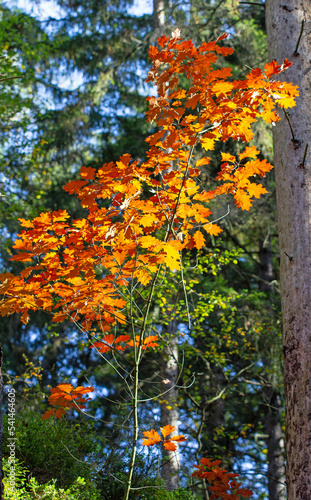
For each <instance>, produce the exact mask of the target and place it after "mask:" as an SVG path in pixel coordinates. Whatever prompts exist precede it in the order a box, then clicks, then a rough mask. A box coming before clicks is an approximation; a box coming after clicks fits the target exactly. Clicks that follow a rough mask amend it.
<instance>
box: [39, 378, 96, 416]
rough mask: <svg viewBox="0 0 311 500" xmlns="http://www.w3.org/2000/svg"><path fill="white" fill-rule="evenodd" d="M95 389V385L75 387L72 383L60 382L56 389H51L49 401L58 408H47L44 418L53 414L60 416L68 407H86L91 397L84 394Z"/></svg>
mask: <svg viewBox="0 0 311 500" xmlns="http://www.w3.org/2000/svg"><path fill="white" fill-rule="evenodd" d="M93 391H94V387H82V386H79V387H76V389H74V387H72V385H71V384H59V385H58V386H57V387H56V388H55V389H51V395H50V397H49V403H50V404H51V405H53V406H57V407H58V408H57V409H56V408H52V409H50V410H47V411H46V412H45V413H44V415H43V417H42V420H44V419H47V418H50V417H52V416H54V417H56V418H60V417H61V416H62V415H64V413H65V411H66V409H68V408H76V409H84V408H85V407H86V406H85V403H87V401H90V398H85V397H84V394H87V393H89V392H93Z"/></svg>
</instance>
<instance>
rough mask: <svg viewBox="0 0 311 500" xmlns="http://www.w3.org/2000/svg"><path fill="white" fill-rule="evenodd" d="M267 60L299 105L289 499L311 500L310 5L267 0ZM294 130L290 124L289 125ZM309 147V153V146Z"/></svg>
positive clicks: (290, 137)
mask: <svg viewBox="0 0 311 500" xmlns="http://www.w3.org/2000/svg"><path fill="white" fill-rule="evenodd" d="M266 24H267V36H268V50H269V58H270V59H276V60H277V61H278V62H279V63H281V62H282V61H283V60H284V59H285V58H287V59H289V60H291V61H293V65H292V67H291V68H290V69H289V70H288V71H287V72H286V73H284V76H282V78H284V80H286V81H290V82H292V83H294V84H296V85H299V87H300V96H299V98H298V99H297V106H296V107H295V108H293V109H291V110H289V112H288V119H286V118H284V113H282V115H283V116H282V118H283V119H282V120H281V122H279V123H278V124H277V125H276V127H274V134H273V139H274V164H275V177H276V188H277V207H278V226H279V239H280V265H281V268H280V272H281V294H282V314H283V352H284V384H285V408H286V461H287V467H286V468H287V471H286V476H287V477H286V481H287V498H288V500H310V498H311V371H310V363H311V318H310V304H311V291H310V288H311V252H310V247H311V245H310V243H311V213H310V212H311V207H310V205H311V164H310V161H311V130H310V128H311V105H310V102H311V63H310V59H311V2H310V0H267V1H266ZM290 125H291V126H290ZM308 144H309V147H307V145H308Z"/></svg>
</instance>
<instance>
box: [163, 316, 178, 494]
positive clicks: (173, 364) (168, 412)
mask: <svg viewBox="0 0 311 500" xmlns="http://www.w3.org/2000/svg"><path fill="white" fill-rule="evenodd" d="M165 333H168V334H170V335H169V337H167V336H166V335H165ZM174 334H175V335H174ZM162 335H163V336H164V338H165V337H166V338H167V339H168V341H169V342H168V345H167V346H166V347H165V348H164V349H163V351H162V353H161V355H162V356H161V360H160V375H161V392H162V393H163V396H162V398H161V399H162V402H161V427H164V426H165V425H172V426H173V427H175V432H174V434H175V435H176V434H178V406H177V398H178V389H177V387H176V383H177V379H178V346H177V321H170V323H169V325H168V327H167V330H166V331H164V330H163V331H162ZM167 391H168V392H167ZM176 444H177V450H176V451H169V450H165V449H164V448H163V454H162V456H163V462H162V468H161V476H162V478H163V479H164V481H165V485H166V487H167V489H168V490H175V489H176V488H178V486H179V469H180V461H179V447H178V443H176Z"/></svg>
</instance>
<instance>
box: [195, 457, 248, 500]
mask: <svg viewBox="0 0 311 500" xmlns="http://www.w3.org/2000/svg"><path fill="white" fill-rule="evenodd" d="M220 464H221V461H220V460H214V461H211V460H210V459H209V458H201V460H200V464H199V465H195V468H196V469H197V470H196V471H195V472H194V473H193V474H192V476H194V477H198V478H200V479H205V480H206V481H207V482H208V483H209V491H210V492H211V495H210V500H214V499H216V498H221V499H222V500H239V498H240V497H246V498H250V497H251V496H252V494H253V492H252V491H251V490H247V489H245V488H241V483H238V482H237V481H236V480H235V478H236V477H239V476H238V474H233V473H232V472H227V471H226V470H225V469H222V468H221V467H220Z"/></svg>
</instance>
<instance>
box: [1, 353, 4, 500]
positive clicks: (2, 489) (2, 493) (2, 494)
mask: <svg viewBox="0 0 311 500" xmlns="http://www.w3.org/2000/svg"><path fill="white" fill-rule="evenodd" d="M2 404H3V380H2V347H1V345H0V500H3V498H4V486H3V476H4V474H3V463H2V446H3V415H2Z"/></svg>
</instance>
